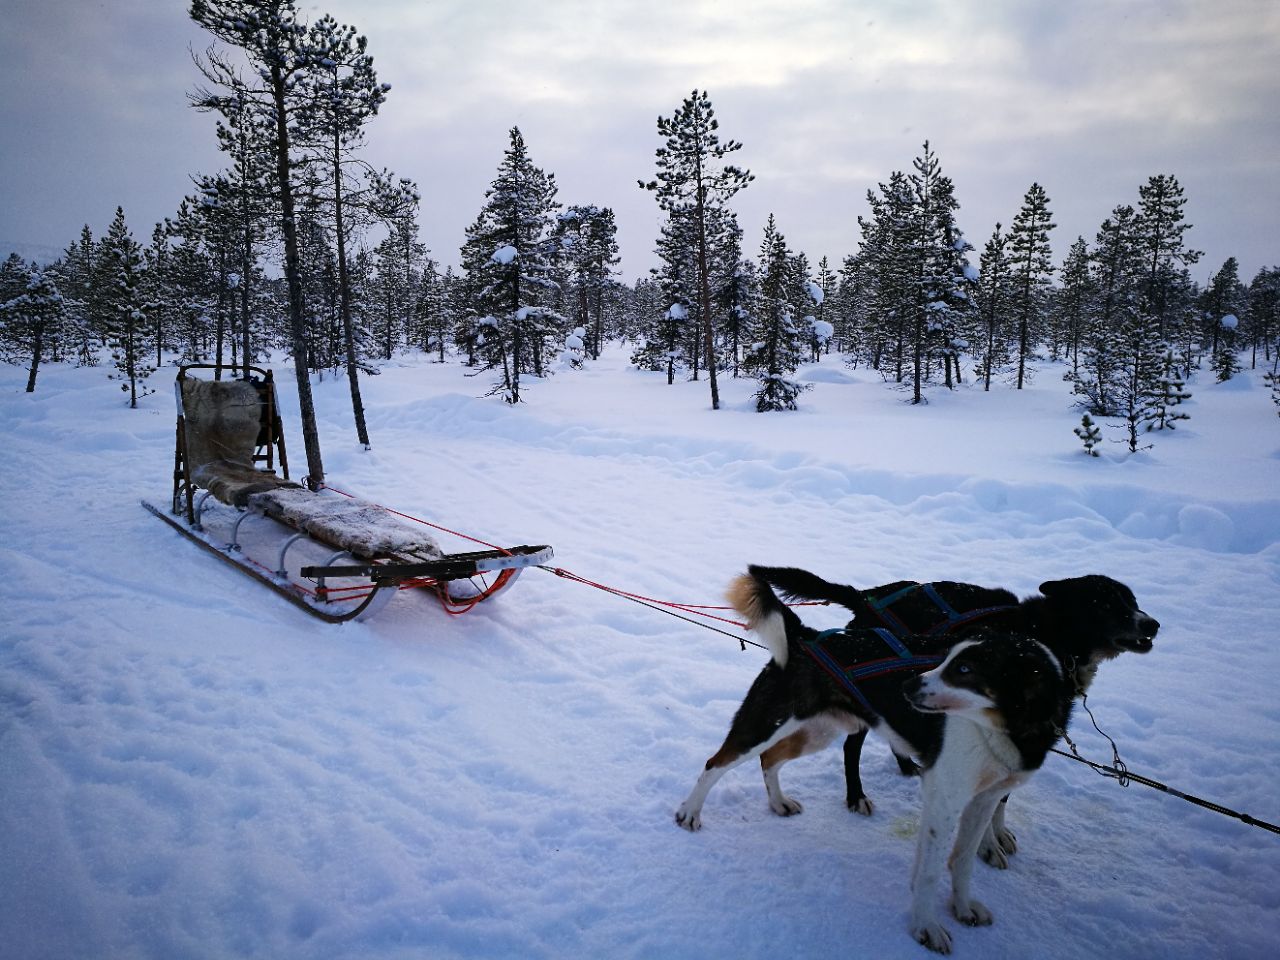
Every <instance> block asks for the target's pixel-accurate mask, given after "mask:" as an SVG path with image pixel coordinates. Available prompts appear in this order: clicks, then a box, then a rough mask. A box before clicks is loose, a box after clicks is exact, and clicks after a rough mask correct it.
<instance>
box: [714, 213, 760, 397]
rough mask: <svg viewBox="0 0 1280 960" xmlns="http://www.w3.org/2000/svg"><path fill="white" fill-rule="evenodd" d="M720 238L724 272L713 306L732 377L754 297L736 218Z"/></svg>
mask: <svg viewBox="0 0 1280 960" xmlns="http://www.w3.org/2000/svg"><path fill="white" fill-rule="evenodd" d="M722 239H723V243H722V244H721V248H720V251H721V252H720V261H721V263H722V265H723V268H724V272H723V275H722V276H721V278H720V283H719V289H717V290H716V295H715V305H716V307H717V308H718V309H719V310H720V312H721V315H722V316H723V317H724V322H723V324H722V327H721V329H722V332H723V334H724V340H725V347H726V350H727V352H728V354H729V366H730V369H731V370H732V371H733V376H734V377H735V378H736V377H737V376H738V372H739V368H740V366H741V359H742V350H743V345H744V343H745V341H746V339H747V326H748V323H749V321H750V317H751V302H752V300H753V298H754V296H755V282H756V280H755V268H754V266H753V265H752V263H751V261H750V260H747V259H746V258H745V257H743V255H742V230H741V228H740V227H739V226H738V223H737V220H736V219H733V220H732V225H731V227H730V228H728V229H726V230H725V231H724V233H723V238H722Z"/></svg>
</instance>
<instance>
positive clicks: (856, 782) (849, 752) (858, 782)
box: [844, 730, 876, 817]
mask: <svg viewBox="0 0 1280 960" xmlns="http://www.w3.org/2000/svg"><path fill="white" fill-rule="evenodd" d="M866 739H867V731H866V730H860V731H858V732H857V733H851V734H849V736H847V737H845V738H844V802H845V804H847V805H848V807H849V809H850V810H852V811H854V812H855V813H860V814H862V815H863V816H864V817H869V816H871V814H872V813H873V812H875V809H876V808H875V804H873V803H872V802H871V799H870V798H869V797H868V796H867V795H866V793H865V792H864V791H863V789H862V771H861V764H862V744H863V743H864V742H865V741H866Z"/></svg>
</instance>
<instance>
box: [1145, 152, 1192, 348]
mask: <svg viewBox="0 0 1280 960" xmlns="http://www.w3.org/2000/svg"><path fill="white" fill-rule="evenodd" d="M1138 198H1139V199H1138V218H1137V223H1136V224H1135V232H1136V238H1137V243H1138V245H1139V247H1140V248H1141V262H1142V274H1143V279H1142V309H1143V310H1144V311H1146V312H1147V313H1148V314H1149V315H1150V316H1152V317H1154V318H1155V320H1156V336H1157V338H1159V339H1160V340H1161V341H1164V342H1171V341H1173V340H1174V339H1175V338H1176V337H1177V335H1178V329H1177V328H1178V326H1179V325H1180V321H1181V319H1182V318H1181V316H1180V315H1179V314H1178V313H1176V312H1174V311H1171V309H1170V308H1171V306H1172V303H1171V300H1172V286H1173V284H1174V278H1175V277H1176V275H1177V271H1178V270H1179V269H1180V268H1183V267H1189V266H1191V265H1192V264H1194V263H1196V262H1197V261H1198V260H1199V259H1200V257H1201V253H1200V251H1199V250H1192V249H1190V248H1188V247H1187V246H1186V245H1185V242H1184V237H1183V235H1184V234H1185V233H1186V232H1187V231H1188V230H1189V229H1191V224H1189V223H1186V222H1185V220H1184V213H1183V208H1184V207H1185V206H1186V204H1187V200H1186V197H1185V196H1184V195H1183V192H1182V186H1181V185H1180V184H1179V183H1178V178H1177V177H1175V176H1172V175H1170V174H1159V175H1157V176H1154V177H1150V178H1148V180H1147V182H1146V184H1145V185H1144V186H1141V187H1139V188H1138Z"/></svg>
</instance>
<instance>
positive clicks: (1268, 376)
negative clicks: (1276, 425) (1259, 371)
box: [1262, 370, 1280, 417]
mask: <svg viewBox="0 0 1280 960" xmlns="http://www.w3.org/2000/svg"><path fill="white" fill-rule="evenodd" d="M1262 380H1263V382H1264V383H1266V384H1267V386H1269V387H1270V388H1271V402H1272V403H1274V404H1275V406H1276V416H1277V417H1280V373H1277V372H1276V371H1275V370H1268V371H1267V372H1266V373H1264V374H1263V375H1262Z"/></svg>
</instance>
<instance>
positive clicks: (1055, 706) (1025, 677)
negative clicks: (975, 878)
mask: <svg viewBox="0 0 1280 960" xmlns="http://www.w3.org/2000/svg"><path fill="white" fill-rule="evenodd" d="M800 573H803V571H800ZM774 576H777V569H776V568H759V567H751V568H749V572H748V573H747V574H746V575H745V576H742V577H739V578H738V579H737V580H735V581H734V583H733V585H732V586H731V588H730V591H729V599H730V602H731V603H732V604H733V607H734V609H736V610H737V611H738V612H739V613H740V614H742V615H743V616H744V617H745V618H746V620H747V624H748V627H749V628H750V629H752V630H754V631H755V632H756V633H757V634H758V635H759V636H760V637H761V639H763V640H764V641H765V644H766V645H767V647H768V648H769V650H770V653H771V654H772V659H771V660H770V662H769V663H768V664H766V665H765V667H764V669H763V670H762V671H761V672H760V674H759V675H758V676H757V677H756V680H755V682H754V683H753V684H752V686H751V689H750V690H749V691H748V692H747V695H746V698H745V699H744V700H743V702H742V705H741V706H740V707H739V709H738V711H737V713H736V714H735V715H734V718H733V722H732V724H731V726H730V729H729V733H728V735H727V736H726V738H725V741H724V743H723V745H722V746H721V747H720V749H719V750H718V751H717V752H716V753H715V754H714V755H713V756H712V757H711V758H710V759H709V760H708V761H707V763H706V766H705V769H704V771H703V773H702V775H701V776H700V777H699V778H698V781H697V783H696V784H695V785H694V788H693V790H692V791H691V792H690V794H689V796H688V797H687V798H686V799H685V801H684V803H682V804H681V805H680V807H679V809H678V810H677V811H676V815H675V819H676V822H677V823H678V824H679V825H680V826H682V827H684V828H685V829H688V830H697V829H699V828H700V827H701V825H702V822H701V814H702V806H703V803H704V802H705V800H706V797H707V794H708V793H709V792H710V790H711V789H712V787H713V786H714V785H715V784H716V782H717V781H719V779H720V778H721V777H722V776H723V775H724V774H725V773H726V772H727V771H728V770H730V769H732V768H733V767H735V766H737V765H738V764H740V763H742V762H743V761H745V760H749V759H751V758H752V757H756V756H759V757H760V763H761V767H762V769H763V772H764V779H765V787H766V790H767V791H768V793H769V803H770V807H771V808H772V809H773V810H774V811H775V812H777V813H779V814H783V815H788V814H792V813H798V812H799V811H800V805H799V804H798V803H796V802H795V801H793V800H791V798H789V797H787V796H786V795H785V794H783V793H782V791H781V788H780V786H779V783H778V767H780V766H781V764H782V763H785V762H786V761H788V760H791V759H794V758H795V757H798V756H802V755H804V754H806V753H811V752H813V751H816V750H819V749H821V748H823V747H825V746H826V745H827V744H829V743H830V742H831V741H832V740H833V739H835V738H836V737H837V736H838V735H840V734H846V735H847V734H859V733H864V732H865V731H866V729H867V728H869V727H870V728H875V729H876V730H877V731H878V732H880V733H882V734H883V735H884V736H885V737H886V738H887V739H888V741H889V743H890V745H891V746H892V747H893V749H894V752H895V753H897V754H899V755H900V756H903V757H908V756H915V757H917V758H918V759H919V761H920V766H921V769H922V773H921V776H922V789H923V797H924V810H923V816H922V823H921V829H920V839H919V842H918V846H917V854H916V864H915V868H914V872H913V882H912V887H913V900H912V909H911V931H912V934H913V936H915V937H916V938H917V939H918V940H919V941H920V942H921V943H924V944H925V945H926V946H929V947H931V948H932V949H935V950H939V951H941V952H947V951H948V950H949V949H950V935H949V934H948V933H947V931H946V929H945V927H944V926H943V925H942V923H941V921H940V918H939V916H938V908H937V885H938V882H939V880H940V878H941V874H942V869H943V864H944V863H946V862H947V858H948V854H949V853H952V851H953V850H954V854H953V855H952V856H951V858H950V863H951V872H952V884H953V896H952V909H953V912H954V913H955V915H956V916H957V917H958V918H959V919H960V920H961V921H963V922H965V923H970V924H975V925H976V924H985V923H990V922H991V914H990V911H988V910H987V909H986V908H985V907H983V906H982V904H980V903H978V902H977V901H976V900H973V898H972V897H971V896H970V894H969V884H970V878H971V875H972V868H973V859H974V857H975V855H976V853H977V851H978V847H979V844H980V843H981V842H982V839H983V834H984V831H985V830H986V829H987V825H988V824H989V823H990V821H991V818H992V816H993V813H994V812H995V810H996V808H997V806H998V805H999V802H1000V799H1001V798H1002V797H1003V796H1005V795H1006V794H1007V793H1008V791H1009V790H1010V789H1012V788H1013V787H1014V786H1016V785H1017V784H1019V783H1021V782H1023V781H1024V780H1025V779H1026V778H1027V777H1028V776H1029V775H1030V774H1031V772H1033V771H1034V770H1035V769H1037V768H1038V767H1039V766H1040V764H1041V763H1042V762H1043V760H1044V757H1045V755H1046V753H1047V752H1048V750H1049V748H1050V746H1052V744H1053V743H1054V741H1055V740H1056V739H1057V737H1058V736H1059V735H1060V733H1061V732H1062V731H1063V730H1064V729H1065V727H1066V723H1067V720H1068V718H1069V715H1070V711H1071V706H1072V703H1073V700H1074V697H1075V695H1076V689H1077V687H1076V678H1075V675H1076V673H1077V671H1078V669H1079V665H1078V664H1077V663H1076V662H1075V660H1074V659H1073V658H1072V656H1071V655H1070V654H1069V653H1066V654H1064V653H1063V652H1061V651H1054V650H1052V649H1050V648H1049V646H1047V645H1046V644H1045V643H1043V642H1041V641H1040V640H1038V639H1033V638H1032V637H1031V636H1029V635H1028V634H1027V633H1025V632H1022V631H1019V630H1015V629H1010V628H1005V627H995V626H992V625H988V626H986V627H984V628H983V629H982V630H980V631H978V632H975V633H973V634H972V635H970V636H967V637H965V638H964V639H963V640H960V641H958V642H957V641H956V640H955V639H954V638H950V639H948V640H947V641H946V647H947V650H946V651H945V658H944V657H942V656H935V657H934V658H933V662H935V663H936V662H937V661H938V660H942V662H941V663H940V664H939V665H938V666H936V667H935V669H933V670H930V671H929V672H928V673H925V674H923V675H920V673H919V671H918V670H917V671H914V672H904V671H894V672H887V673H879V674H872V675H870V676H867V677H865V678H863V679H860V680H859V682H858V683H857V685H856V687H851V686H849V685H847V684H844V683H842V682H841V681H840V680H838V679H837V678H836V677H835V676H833V674H832V672H830V670H829V665H826V666H824V665H823V663H821V662H820V659H819V657H817V656H814V655H813V651H814V650H815V649H816V648H817V645H818V644H819V643H820V641H821V639H822V637H823V634H819V632H818V631H816V630H813V629H812V628H810V627H808V626H806V625H805V624H804V623H803V622H802V621H801V620H800V618H799V617H798V616H797V615H796V614H795V613H794V612H793V611H792V610H791V609H790V608H788V607H787V606H786V605H785V604H783V603H782V602H781V600H779V599H778V597H777V595H776V594H775V593H774V592H773V590H772V589H771V587H770V585H769V581H770V579H771V578H772V577H774ZM1149 633H1154V629H1151V630H1150V631H1149ZM915 652H916V651H904V655H909V654H913V653H915ZM953 839H954V843H953V842H952V841H953Z"/></svg>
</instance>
